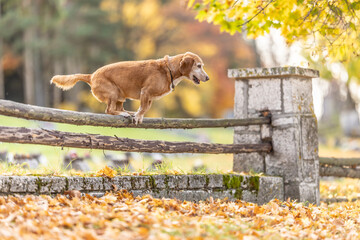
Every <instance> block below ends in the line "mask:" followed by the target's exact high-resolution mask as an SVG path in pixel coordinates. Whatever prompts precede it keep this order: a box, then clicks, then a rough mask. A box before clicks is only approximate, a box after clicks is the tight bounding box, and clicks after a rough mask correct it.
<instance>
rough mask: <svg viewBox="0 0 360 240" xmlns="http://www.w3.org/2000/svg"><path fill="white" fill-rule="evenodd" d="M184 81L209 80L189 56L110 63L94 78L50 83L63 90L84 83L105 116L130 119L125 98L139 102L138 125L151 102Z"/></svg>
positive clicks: (65, 77)
mask: <svg viewBox="0 0 360 240" xmlns="http://www.w3.org/2000/svg"><path fill="white" fill-rule="evenodd" d="M185 78H187V79H190V80H192V81H193V82H194V83H195V84H200V81H203V82H206V81H208V80H209V77H208V75H207V74H206V72H205V71H204V63H203V61H202V60H201V58H200V57H199V56H198V55H196V54H194V53H191V52H187V53H185V54H179V55H176V56H173V57H169V56H165V57H164V58H161V59H157V60H146V61H131V62H118V63H113V64H109V65H106V66H104V67H101V68H99V69H98V70H96V71H95V72H94V73H93V74H73V75H56V76H54V77H53V78H52V79H51V81H50V82H51V83H54V84H55V85H56V86H57V87H59V88H62V89H63V90H68V89H70V88H72V87H73V86H74V85H75V84H76V82H78V81H84V82H86V83H87V84H89V85H90V87H91V91H92V94H93V95H94V97H95V98H96V99H97V100H99V101H100V102H103V103H106V104H107V108H106V111H105V112H106V113H107V114H113V115H124V116H130V114H129V113H128V112H127V111H125V110H124V108H123V103H124V102H125V100H126V99H127V98H129V99H139V100H140V107H139V109H138V111H137V112H136V113H135V123H136V124H138V123H141V122H142V120H143V117H144V114H145V113H146V112H147V111H148V110H149V108H150V107H151V104H152V101H153V100H155V99H159V98H160V97H162V96H165V95H167V94H169V93H170V92H171V91H172V90H174V87H175V86H176V85H177V84H179V83H180V82H181V81H182V80H183V79H185Z"/></svg>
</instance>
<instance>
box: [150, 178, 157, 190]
mask: <svg viewBox="0 0 360 240" xmlns="http://www.w3.org/2000/svg"><path fill="white" fill-rule="evenodd" d="M149 183H150V187H151V188H153V189H154V188H156V183H155V178H154V177H153V176H151V175H150V176H149Z"/></svg>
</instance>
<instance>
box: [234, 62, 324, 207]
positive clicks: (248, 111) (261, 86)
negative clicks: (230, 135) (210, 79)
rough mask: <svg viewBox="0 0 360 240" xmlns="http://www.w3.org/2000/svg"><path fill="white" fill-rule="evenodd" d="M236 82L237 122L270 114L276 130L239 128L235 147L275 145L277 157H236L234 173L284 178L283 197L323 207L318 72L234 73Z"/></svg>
mask: <svg viewBox="0 0 360 240" xmlns="http://www.w3.org/2000/svg"><path fill="white" fill-rule="evenodd" d="M228 76H229V77H230V78H234V79H235V80H236V81H235V106H234V114H235V118H250V117H259V116H261V115H262V113H263V112H264V111H270V113H271V118H272V123H271V125H263V126H249V127H236V128H235V132H234V143H260V142H262V141H267V140H270V141H271V142H272V145H273V152H272V153H270V154H267V153H250V154H246V153H244V154H235V155H234V164H233V170H234V171H236V172H241V171H245V172H248V171H250V170H253V171H255V172H264V173H265V174H267V175H270V176H282V177H283V179H284V196H285V200H286V199H287V198H291V199H296V200H298V201H301V202H310V203H319V199H320V196H319V157H318V136H317V121H316V117H315V114H314V108H313V98H312V78H317V77H319V72H318V71H316V70H312V69H304V68H299V67H277V68H247V69H229V71H228Z"/></svg>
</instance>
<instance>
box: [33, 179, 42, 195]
mask: <svg viewBox="0 0 360 240" xmlns="http://www.w3.org/2000/svg"><path fill="white" fill-rule="evenodd" d="M35 183H36V185H37V191H38V192H40V189H41V186H42V182H41V179H40V178H39V177H38V178H37V179H36V181H35Z"/></svg>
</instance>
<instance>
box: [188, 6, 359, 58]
mask: <svg viewBox="0 0 360 240" xmlns="http://www.w3.org/2000/svg"><path fill="white" fill-rule="evenodd" d="M188 4H189V5H194V2H193V1H188ZM196 9H197V11H198V15H197V17H196V18H197V19H199V20H200V21H207V22H211V23H214V24H215V25H220V26H221V30H222V31H227V32H229V33H230V34H233V33H235V32H243V31H244V32H245V33H246V35H247V37H250V38H256V37H258V36H261V35H263V34H264V33H267V32H269V29H270V28H276V29H280V30H281V33H282V36H283V37H284V38H285V40H286V42H287V43H289V44H291V43H293V42H295V41H302V42H304V43H308V42H309V41H310V42H314V40H315V49H313V50H315V51H318V52H321V53H323V52H326V53H327V55H328V57H330V58H332V59H334V60H343V61H344V60H350V59H351V57H352V56H358V55H359V54H360V45H359V44H360V41H359V29H360V21H359V18H358V17H357V16H359V15H360V2H358V1H356V0H349V1H325V0H319V1H312V0H277V1H273V0H257V1H237V0H226V1H222V0H217V1H208V0H202V1H200V2H199V3H198V4H196Z"/></svg>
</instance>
